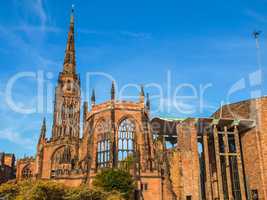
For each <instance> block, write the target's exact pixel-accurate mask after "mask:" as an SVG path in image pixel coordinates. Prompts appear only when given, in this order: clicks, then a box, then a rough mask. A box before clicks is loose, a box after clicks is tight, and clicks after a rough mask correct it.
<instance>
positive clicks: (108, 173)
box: [93, 169, 135, 199]
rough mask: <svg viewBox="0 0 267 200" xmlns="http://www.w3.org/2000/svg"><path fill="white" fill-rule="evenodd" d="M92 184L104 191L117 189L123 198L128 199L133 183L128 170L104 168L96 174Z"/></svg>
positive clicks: (133, 187) (133, 186)
mask: <svg viewBox="0 0 267 200" xmlns="http://www.w3.org/2000/svg"><path fill="white" fill-rule="evenodd" d="M93 186H95V187H97V188H101V189H103V190H104V191H106V192H112V191H114V190H115V191H118V192H120V193H121V194H123V197H124V198H125V199H130V198H131V196H132V194H133V191H134V189H135V184H134V181H133V178H132V176H131V175H130V173H129V172H126V171H124V170H114V169H105V170H103V171H102V172H100V173H99V174H97V175H96V177H95V179H94V180H93Z"/></svg>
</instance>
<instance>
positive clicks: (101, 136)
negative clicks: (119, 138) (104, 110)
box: [97, 122, 110, 168]
mask: <svg viewBox="0 0 267 200" xmlns="http://www.w3.org/2000/svg"><path fill="white" fill-rule="evenodd" d="M97 131H98V132H99V133H98V136H97V166H98V167H100V168H102V167H108V166H109V163H110V139H109V128H108V127H107V126H106V125H105V122H101V123H100V124H99V125H98V127H97Z"/></svg>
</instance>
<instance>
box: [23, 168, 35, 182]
mask: <svg viewBox="0 0 267 200" xmlns="http://www.w3.org/2000/svg"><path fill="white" fill-rule="evenodd" d="M32 176H33V175H32V171H31V169H30V165H27V166H26V167H24V169H23V170H22V178H24V179H28V178H32Z"/></svg>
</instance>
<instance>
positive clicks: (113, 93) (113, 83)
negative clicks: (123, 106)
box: [111, 81, 115, 100]
mask: <svg viewBox="0 0 267 200" xmlns="http://www.w3.org/2000/svg"><path fill="white" fill-rule="evenodd" d="M111 99H112V100H114V99H115V82H114V81H112V85H111Z"/></svg>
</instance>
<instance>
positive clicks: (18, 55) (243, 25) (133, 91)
mask: <svg viewBox="0 0 267 200" xmlns="http://www.w3.org/2000/svg"><path fill="white" fill-rule="evenodd" d="M1 3H2V4H1V7H0V58H1V62H0V69H1V73H0V80H1V82H0V119H1V122H0V151H6V152H14V153H16V155H17V156H18V157H22V156H23V155H34V153H35V149H36V148H35V147H36V142H37V138H38V136H39V130H40V124H41V121H42V118H43V117H46V118H47V125H48V136H49V135H50V130H51V126H52V123H51V120H52V118H51V117H52V114H51V109H47V107H49V108H51V105H52V102H53V93H52V95H51V92H50V93H49V92H44V93H42V95H41V96H42V97H44V99H45V100H44V106H43V107H45V109H44V110H43V111H42V110H41V111H40V110H38V111H37V112H30V113H28V114H27V113H21V112H18V111H16V110H15V109H14V108H13V107H12V106H10V104H9V103H8V102H7V101H8V98H7V88H8V85H9V83H10V82H11V80H12V78H14V76H16V75H18V74H21V73H33V74H36V73H37V72H39V73H44V79H45V81H44V85H45V91H47V88H49V89H50V90H49V91H51V88H52V89H53V88H54V86H55V84H56V80H57V76H58V72H59V71H60V70H61V69H62V62H63V58H64V51H65V44H66V38H67V31H68V26H69V15H70V9H71V5H72V4H75V29H76V34H75V35H76V57H77V70H78V72H79V74H80V76H81V80H82V90H83V92H84V93H90V92H91V89H92V87H93V88H95V89H96V96H97V102H103V101H105V100H107V99H108V98H109V94H110V80H108V79H107V78H105V77H103V76H93V78H92V79H90V80H91V81H90V85H89V86H90V87H89V88H86V87H85V85H86V84H85V82H86V73H94V72H101V73H105V74H109V75H110V76H112V77H113V78H114V79H115V81H116V86H117V90H119V91H120V90H122V89H123V88H124V87H126V86H127V84H138V85H139V84H144V86H145V90H146V92H149V93H150V95H151V101H152V102H151V103H152V111H153V112H152V115H153V116H171V117H187V116H195V117H199V116H209V115H211V113H213V112H214V111H215V110H216V109H217V108H218V107H219V106H220V104H221V102H223V103H225V102H235V101H239V100H243V99H248V98H250V97H251V94H252V93H253V91H258V90H259V89H260V90H261V94H262V95H264V94H266V84H265V80H264V79H262V80H259V76H258V74H257V70H259V67H258V66H257V62H256V48H255V40H254V39H253V38H252V36H251V33H252V31H254V30H262V31H263V34H262V35H261V37H260V46H261V49H260V53H261V63H262V68H261V70H262V74H261V75H262V77H265V76H266V70H265V66H266V61H267V60H266V56H265V55H266V50H267V38H266V35H267V34H266V33H267V13H266V7H267V0H253V1H249V0H232V1H229V0H228V1H226V0H224V1H222V0H204V1H199V0H196V1H194V0H191V1H178V0H176V1H171V0H166V1H163V0H161V1H155V0H154V1H152V0H145V1H144V0H142V1H141V0H135V1H129V0H116V1H103V0H91V1H85V0H84V1H81V0H65V1H52V0H10V1H3V2H1ZM255 77H256V78H255ZM255 79H257V80H256V81H255ZM253 80H254V81H253ZM259 82H260V83H259ZM236 83H240V84H241V86H240V84H237V87H239V88H240V87H241V89H240V90H239V91H236V92H234V93H233V94H231V95H230V97H229V91H231V88H232V87H233V86H236V85H235V84H236ZM242 83H244V87H243V86H242ZM155 86H157V87H158V86H160V88H161V90H162V94H161V96H160V98H159V97H158V96H159V93H160V92H159V90H158V88H157V87H155ZM180 86H183V87H180ZM179 87H180V88H179ZM37 88H38V86H37V83H36V80H35V79H34V78H32V77H25V78H21V79H19V80H18V81H17V82H16V84H14V87H13V88H12V99H14V101H15V102H16V106H18V107H21V108H31V107H33V108H36V105H37V102H38V101H37V100H36V97H37ZM177 88H178V90H179V91H178V94H177ZM193 88H194V91H193ZM201 88H202V89H203V88H206V90H205V93H204V95H202V96H203V98H202V99H201V98H200V96H201ZM138 92H139V91H138V89H137V88H135V87H134V86H132V87H127V89H126V90H125V92H123V94H124V95H130V96H136V95H137V94H138ZM48 93H49V94H48ZM193 93H194V96H195V97H196V98H191V99H190V98H187V99H185V98H183V97H184V96H192V95H193ZM175 94H176V95H178V96H179V98H175V97H174V96H175ZM253 94H254V93H253ZM228 97H229V98H228ZM83 99H86V97H83ZM130 99H132V100H135V99H136V98H135V97H131V98H130ZM200 102H202V105H203V107H201V108H200V106H199V105H200ZM159 105H160V106H159ZM177 105H178V106H179V107H180V108H181V109H182V111H183V112H181V110H177Z"/></svg>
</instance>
